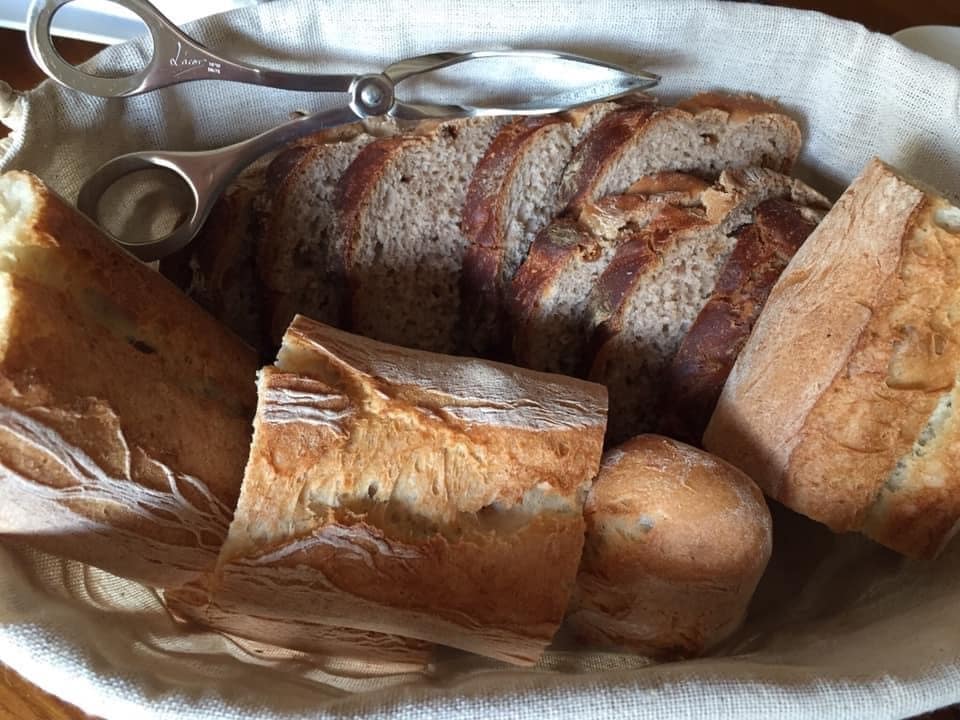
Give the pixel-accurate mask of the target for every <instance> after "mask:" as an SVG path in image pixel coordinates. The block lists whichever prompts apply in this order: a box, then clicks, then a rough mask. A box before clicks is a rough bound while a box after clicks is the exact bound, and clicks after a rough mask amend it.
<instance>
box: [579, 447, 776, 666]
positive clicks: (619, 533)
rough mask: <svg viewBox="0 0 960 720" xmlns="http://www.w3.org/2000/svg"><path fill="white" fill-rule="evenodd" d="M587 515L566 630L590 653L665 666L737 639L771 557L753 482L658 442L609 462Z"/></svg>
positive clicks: (620, 450) (609, 457) (688, 450)
mask: <svg viewBox="0 0 960 720" xmlns="http://www.w3.org/2000/svg"><path fill="white" fill-rule="evenodd" d="M585 517H586V523H587V538H586V543H585V546H584V551H583V560H582V562H581V564H580V571H579V573H578V575H577V588H576V590H575V592H574V597H573V600H572V601H571V604H570V611H569V613H568V615H567V620H566V624H567V625H569V626H570V627H571V628H572V629H573V631H574V632H575V634H576V635H577V636H578V637H579V638H580V639H581V640H583V641H585V642H587V643H589V644H592V645H600V646H610V645H612V646H615V647H621V648H625V649H629V650H632V651H634V652H639V653H643V654H645V655H650V656H652V657H656V658H661V659H676V658H678V657H691V656H694V655H700V654H702V653H703V652H705V651H707V650H709V649H710V648H711V647H713V646H714V645H716V644H717V643H719V642H721V641H722V640H724V639H725V638H727V637H728V636H729V635H730V634H731V633H732V632H734V631H735V630H736V629H737V627H738V626H739V625H740V624H741V623H742V621H743V619H744V616H745V615H746V612H747V606H748V604H749V602H750V598H751V596H752V595H753V592H754V590H755V589H756V587H757V583H758V582H759V580H760V577H761V576H762V575H763V572H764V570H765V568H766V565H767V562H768V560H769V559H770V552H771V549H772V523H771V519H770V512H769V510H768V509H767V506H766V503H765V502H764V500H763V494H762V493H761V492H760V489H759V488H758V487H757V486H756V485H755V484H754V483H753V482H752V481H751V480H750V478H748V477H747V476H746V475H745V474H744V473H742V472H741V471H739V470H737V469H736V468H735V467H733V466H732V465H729V464H727V463H726V462H724V461H722V460H720V459H719V458H716V457H713V456H711V455H708V454H707V453H705V452H702V451H700V450H696V449H694V448H692V447H690V446H688V445H684V444H683V443H680V442H677V441H675V440H669V439H667V438H665V437H660V436H656V435H641V436H638V437H635V438H633V439H631V440H629V441H628V442H626V443H624V444H623V445H621V446H619V447H617V448H614V449H612V450H610V451H608V452H607V453H605V454H604V458H603V465H602V467H601V469H600V474H599V475H598V476H597V480H596V481H595V482H594V484H593V486H592V488H591V490H590V495H589V496H588V498H587V503H586V507H585Z"/></svg>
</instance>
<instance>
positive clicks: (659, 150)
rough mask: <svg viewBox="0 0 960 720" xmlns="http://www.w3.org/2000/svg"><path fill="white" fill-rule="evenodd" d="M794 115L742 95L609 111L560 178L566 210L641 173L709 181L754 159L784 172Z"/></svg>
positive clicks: (791, 156) (793, 146)
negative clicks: (668, 173)
mask: <svg viewBox="0 0 960 720" xmlns="http://www.w3.org/2000/svg"><path fill="white" fill-rule="evenodd" d="M800 144H801V135H800V128H799V126H798V125H797V123H796V121H794V120H793V119H792V118H790V117H789V116H788V115H786V114H785V113H784V112H783V110H782V109H781V108H780V107H779V106H777V105H775V104H773V103H769V102H766V101H762V100H758V99H756V98H752V97H749V96H746V95H724V94H722V93H702V94H700V95H696V96H694V97H693V98H690V99H688V100H685V101H684V102H681V103H679V104H678V105H677V106H676V107H669V108H661V109H657V110H654V109H653V108H644V109H638V110H630V111H624V112H619V113H614V114H612V115H609V116H608V117H607V118H605V119H604V120H603V121H602V122H601V123H599V124H598V125H597V126H596V127H595V128H594V129H593V131H592V132H590V133H589V134H588V135H587V136H586V138H584V140H583V142H582V143H581V144H580V145H579V147H578V148H577V150H576V152H575V153H574V156H573V158H572V159H571V161H570V163H569V165H568V166H567V169H566V170H565V171H564V175H563V178H562V180H561V183H560V191H559V198H560V200H561V202H562V203H563V204H565V205H566V206H567V208H568V212H570V213H571V214H573V215H577V214H579V212H580V211H581V209H582V208H583V206H584V205H585V204H586V203H588V202H590V201H592V200H594V199H596V198H602V197H605V196H607V195H616V194H620V193H623V192H624V191H626V190H627V188H628V187H629V186H630V184H631V183H633V182H634V181H635V180H636V179H637V178H639V177H642V176H643V175H649V174H651V173H654V172H659V171H663V170H677V171H683V172H689V173H692V174H694V175H698V176H703V177H705V178H708V179H711V180H712V179H714V178H716V177H717V175H719V174H720V171H721V170H723V169H724V168H729V167H745V166H750V165H757V166H761V167H769V168H772V169H774V170H778V171H780V172H788V171H789V170H790V168H791V167H792V166H793V163H794V161H795V160H796V158H797V155H799V153H800Z"/></svg>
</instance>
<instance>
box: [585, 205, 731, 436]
mask: <svg viewBox="0 0 960 720" xmlns="http://www.w3.org/2000/svg"><path fill="white" fill-rule="evenodd" d="M734 243H735V240H734V239H733V238H731V237H730V236H728V235H727V234H726V233H724V232H723V231H722V229H721V228H720V227H719V226H718V225H717V224H714V223H711V222H709V221H708V220H706V218H705V217H704V216H703V215H702V214H700V213H697V212H694V211H692V210H683V209H679V208H672V207H670V206H667V207H666V208H665V209H664V211H662V212H661V214H660V215H659V216H658V217H657V218H656V219H655V220H654V221H652V222H651V223H649V224H648V225H647V226H646V227H644V228H643V229H642V230H640V231H639V232H638V233H637V234H636V235H635V236H633V237H631V238H630V240H629V241H628V242H626V243H624V244H622V245H621V246H620V247H619V248H618V249H617V252H616V254H615V255H614V257H613V259H612V260H611V261H610V265H609V266H608V267H607V269H606V270H605V271H604V273H603V275H601V277H600V278H599V280H598V281H597V283H596V285H595V286H594V288H593V290H592V291H591V296H590V299H589V301H588V306H587V314H588V319H587V321H586V323H587V326H588V327H592V328H593V337H592V339H591V340H590V343H591V348H592V349H593V350H592V352H590V351H588V352H590V354H591V355H592V363H591V366H590V372H589V377H590V379H592V380H594V381H595V382H600V383H602V384H604V385H605V386H606V387H607V389H608V390H609V392H610V425H609V439H610V442H614V443H617V442H621V441H623V440H625V439H626V438H628V437H630V436H632V435H637V434H639V433H641V432H645V431H649V430H651V429H652V428H654V427H656V418H657V411H658V400H659V390H660V387H661V381H662V377H663V374H664V371H665V370H666V367H667V364H668V363H669V362H670V359H671V358H672V357H673V355H674V354H675V353H676V351H677V348H678V347H679V345H680V341H681V339H682V338H683V336H684V334H685V333H686V331H687V329H688V328H689V327H690V325H691V323H692V322H693V320H694V318H695V317H696V315H697V313H698V312H699V311H700V309H701V308H702V307H703V305H704V303H705V302H706V300H707V298H708V297H709V295H710V293H711V292H713V288H714V285H715V284H716V280H717V277H718V275H719V272H720V268H721V267H722V266H723V263H724V262H726V259H727V257H728V256H729V254H730V252H731V251H732V250H733V246H734Z"/></svg>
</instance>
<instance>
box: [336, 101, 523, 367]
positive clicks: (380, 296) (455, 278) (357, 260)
mask: <svg viewBox="0 0 960 720" xmlns="http://www.w3.org/2000/svg"><path fill="white" fill-rule="evenodd" d="M504 122H505V120H504V119H503V118H492V117H481V118H475V119H470V120H456V121H451V122H446V123H443V124H441V125H440V126H439V127H438V128H437V129H436V130H435V131H434V132H432V133H431V134H429V135H427V136H425V137H422V138H408V137H405V138H400V139H397V140H380V141H377V142H374V143H371V144H370V145H368V146H367V147H365V148H364V149H363V150H362V151H361V152H360V154H359V155H358V156H357V158H356V160H355V161H354V162H353V163H352V164H351V166H350V168H349V169H348V171H347V172H346V173H345V175H344V177H343V186H342V188H341V192H340V195H339V199H338V203H337V210H338V212H339V213H340V217H341V222H342V225H341V232H342V233H343V235H344V242H345V244H346V252H345V253H344V261H345V265H346V271H347V277H348V279H349V282H350V317H351V323H350V327H351V328H352V329H354V330H356V331H357V332H359V333H361V334H362V335H364V336H367V337H371V338H375V339H378V340H383V341H385V342H393V343H397V344H401V345H405V346H408V347H415V348H420V349H426V350H433V351H437V352H454V351H456V349H457V347H458V344H459V334H460V333H459V329H458V320H459V317H460V274H461V269H462V265H463V254H464V252H465V250H466V246H467V240H466V237H465V236H464V234H463V231H462V229H461V227H460V217H461V214H462V211H463V203H464V200H465V197H466V189H467V185H468V182H469V179H470V176H471V175H472V173H473V170H474V168H475V167H476V165H477V163H478V162H479V161H480V158H481V157H482V156H483V154H484V153H485V152H486V149H487V146H488V145H489V144H490V142H491V141H492V139H493V137H494V135H495V134H496V133H497V131H498V129H499V128H500V127H501V126H502V125H503V124H504Z"/></svg>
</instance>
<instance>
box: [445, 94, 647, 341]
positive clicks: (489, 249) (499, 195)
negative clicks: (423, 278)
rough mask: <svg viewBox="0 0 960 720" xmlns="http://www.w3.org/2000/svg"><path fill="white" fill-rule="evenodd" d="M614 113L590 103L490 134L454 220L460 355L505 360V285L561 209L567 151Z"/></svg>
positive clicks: (611, 107)
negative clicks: (459, 261) (457, 226)
mask: <svg viewBox="0 0 960 720" xmlns="http://www.w3.org/2000/svg"><path fill="white" fill-rule="evenodd" d="M635 101H636V100H635ZM617 107H621V106H619V105H617V104H615V103H597V104H595V105H591V106H589V107H587V108H582V109H577V110H571V111H569V112H566V113H561V114H558V115H547V116H539V117H530V118H523V119H519V120H515V121H513V122H511V123H509V124H507V125H506V126H504V127H503V128H502V129H501V130H500V132H498V133H497V135H496V137H494V139H493V142H492V143H491V144H490V147H489V148H488V149H487V152H486V153H485V154H484V156H483V158H482V159H481V160H480V163H479V164H478V165H477V167H476V169H475V170H474V172H473V176H472V178H471V179H470V185H469V187H468V188H467V195H466V199H465V201H464V205H463V219H462V226H463V232H464V235H465V236H466V240H467V243H468V245H467V249H466V253H465V255H464V260H463V275H462V279H461V296H462V303H463V308H464V311H463V318H462V322H463V324H464V326H465V333H464V341H465V343H466V344H465V346H464V349H465V351H466V352H467V353H468V354H471V355H490V354H494V355H503V354H505V352H504V351H505V346H506V345H507V343H508V339H507V337H505V336H508V335H509V333H508V332H507V302H508V299H507V298H508V294H507V291H508V289H509V287H510V282H511V280H512V279H513V276H514V275H515V274H516V272H517V270H518V269H519V267H520V264H521V263H522V262H523V260H524V258H526V256H527V251H528V249H529V248H530V244H531V243H532V242H533V240H534V238H535V237H536V236H537V234H538V233H539V232H540V230H542V229H543V228H544V227H545V226H546V225H547V223H548V222H549V221H550V220H551V218H553V217H554V216H555V215H556V214H557V213H558V212H559V211H560V210H561V209H562V208H561V207H560V206H559V204H558V199H557V190H558V187H559V181H560V176H561V173H562V172H563V169H564V167H565V166H566V164H567V162H568V161H569V160H570V156H571V155H572V154H573V150H574V148H575V147H576V146H577V144H578V143H579V142H580V139H581V138H582V137H583V136H584V135H585V134H586V133H587V132H589V131H590V130H591V129H592V128H593V127H594V126H595V125H596V124H597V123H598V122H599V121H600V120H601V119H602V118H603V117H604V116H606V115H607V114H609V113H610V112H612V111H613V110H615V109H616V108H617Z"/></svg>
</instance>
